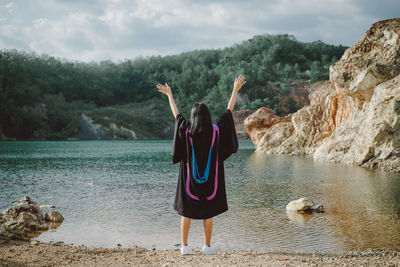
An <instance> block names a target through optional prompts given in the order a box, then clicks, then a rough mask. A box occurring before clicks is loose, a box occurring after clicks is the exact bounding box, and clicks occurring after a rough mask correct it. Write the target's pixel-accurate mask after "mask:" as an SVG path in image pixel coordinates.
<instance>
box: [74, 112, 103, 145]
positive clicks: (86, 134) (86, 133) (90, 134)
mask: <svg viewBox="0 0 400 267" xmlns="http://www.w3.org/2000/svg"><path fill="white" fill-rule="evenodd" d="M79 126H80V136H79V138H80V139H83V140H108V139H110V135H109V134H108V133H107V132H106V131H105V130H104V129H103V128H102V126H101V125H100V124H96V123H95V122H94V121H93V120H92V119H91V118H90V117H88V116H87V115H85V114H84V113H82V115H81V116H80V118H79Z"/></svg>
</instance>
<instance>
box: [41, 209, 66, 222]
mask: <svg viewBox="0 0 400 267" xmlns="http://www.w3.org/2000/svg"><path fill="white" fill-rule="evenodd" d="M44 218H45V220H46V221H47V222H56V223H60V222H63V221H64V217H63V216H62V215H61V213H59V212H58V211H54V210H53V211H49V212H47V213H46V215H45V216H44Z"/></svg>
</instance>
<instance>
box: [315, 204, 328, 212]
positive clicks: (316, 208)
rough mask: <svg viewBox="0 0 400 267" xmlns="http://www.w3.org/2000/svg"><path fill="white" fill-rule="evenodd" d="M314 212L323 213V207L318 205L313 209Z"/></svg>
mask: <svg viewBox="0 0 400 267" xmlns="http://www.w3.org/2000/svg"><path fill="white" fill-rule="evenodd" d="M314 211H316V212H325V210H324V206H323V205H321V204H319V205H317V206H316V207H315V208H314Z"/></svg>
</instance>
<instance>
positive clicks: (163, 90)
mask: <svg viewBox="0 0 400 267" xmlns="http://www.w3.org/2000/svg"><path fill="white" fill-rule="evenodd" d="M157 89H158V91H159V92H161V93H163V94H164V95H167V96H168V100H169V106H170V108H171V111H172V114H173V115H174V118H175V119H176V116H177V115H178V114H179V111H178V108H177V107H176V104H175V101H174V97H173V96H172V90H171V87H169V85H168V83H165V85H162V84H160V83H159V84H157Z"/></svg>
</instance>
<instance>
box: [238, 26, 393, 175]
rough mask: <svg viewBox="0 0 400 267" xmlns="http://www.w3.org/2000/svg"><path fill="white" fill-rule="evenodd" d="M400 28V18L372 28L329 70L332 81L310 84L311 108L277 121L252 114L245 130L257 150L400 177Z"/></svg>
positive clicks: (257, 113)
mask: <svg viewBox="0 0 400 267" xmlns="http://www.w3.org/2000/svg"><path fill="white" fill-rule="evenodd" d="M399 28H400V18H397V19H390V20H384V21H379V22H377V23H375V24H373V25H372V26H371V28H370V29H369V30H368V31H367V32H366V33H365V34H364V35H363V37H362V38H361V39H360V41H359V42H358V43H357V44H355V45H354V46H352V47H350V48H349V49H347V50H346V51H345V53H344V55H343V57H342V58H341V59H340V60H339V61H338V62H336V63H335V64H334V65H332V66H331V67H330V79H329V81H325V82H322V83H317V84H314V85H312V86H314V87H315V90H311V91H313V93H312V94H310V95H309V98H310V105H307V106H305V107H303V108H301V109H300V110H298V111H297V112H296V113H293V114H291V115H289V116H287V117H285V118H277V119H275V120H274V117H273V116H272V117H271V116H270V118H271V119H269V120H268V116H266V117H267V119H264V118H263V117H265V116H264V115H263V114H262V113H263V112H262V111H260V112H258V111H257V112H255V113H254V114H252V115H251V116H250V117H249V122H251V123H247V126H246V131H247V132H248V134H249V136H250V138H251V140H252V141H253V142H254V144H255V145H256V151H257V152H263V153H267V154H273V153H279V154H289V155H304V154H306V155H312V156H313V158H314V160H318V161H331V162H340V163H346V164H354V165H359V166H364V167H372V168H376V167H378V168H382V169H383V170H387V171H394V172H400V32H399V30H398V29H399ZM246 120H247V119H246ZM264 121H265V122H266V123H264ZM268 121H269V122H268ZM272 121H273V122H272ZM275 121H277V123H274V122H275ZM245 124H246V123H245Z"/></svg>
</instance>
